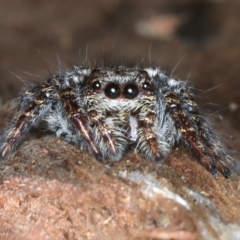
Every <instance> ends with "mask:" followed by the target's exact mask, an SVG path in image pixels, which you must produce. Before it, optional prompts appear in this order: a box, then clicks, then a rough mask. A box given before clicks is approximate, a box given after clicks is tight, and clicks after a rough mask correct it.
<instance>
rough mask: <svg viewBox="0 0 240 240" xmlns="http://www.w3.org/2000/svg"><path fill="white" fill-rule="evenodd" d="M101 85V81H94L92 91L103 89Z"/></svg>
mask: <svg viewBox="0 0 240 240" xmlns="http://www.w3.org/2000/svg"><path fill="white" fill-rule="evenodd" d="M101 87H102V86H101V83H100V82H99V81H94V82H93V83H92V89H93V90H100V89H101Z"/></svg>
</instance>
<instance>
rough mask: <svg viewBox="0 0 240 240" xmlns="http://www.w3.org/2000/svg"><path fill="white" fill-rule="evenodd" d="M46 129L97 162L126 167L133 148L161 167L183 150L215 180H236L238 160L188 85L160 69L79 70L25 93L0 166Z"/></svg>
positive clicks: (0, 152)
mask: <svg viewBox="0 0 240 240" xmlns="http://www.w3.org/2000/svg"><path fill="white" fill-rule="evenodd" d="M40 123H45V125H44V126H45V127H46V128H47V129H48V130H50V131H52V132H55V134H56V136H57V137H60V138H62V139H64V140H65V141H67V142H70V143H72V144H74V145H76V146H78V147H81V148H85V149H88V151H89V152H91V153H92V154H93V155H94V156H95V157H96V158H97V159H98V160H102V159H105V158H111V159H114V160H119V159H121V157H122V156H123V154H124V153H125V152H126V150H127V149H128V148H129V146H130V145H131V146H134V147H135V149H137V150H138V151H139V152H140V153H142V154H143V155H145V156H146V158H148V159H152V160H157V161H159V160H162V159H164V158H165V157H166V156H167V154H168V153H169V152H170V151H171V149H173V147H174V145H176V144H179V143H180V144H183V145H184V146H185V147H187V149H189V150H190V152H191V153H192V154H193V155H194V156H195V157H196V158H197V160H198V161H199V162H200V163H201V164H202V165H203V166H204V167H205V168H206V169H207V170H208V171H210V172H211V173H212V174H216V173H217V171H219V172H221V173H222V174H223V175H224V176H225V177H229V175H230V173H231V172H230V170H229V166H228V165H229V164H231V162H232V160H231V158H230V157H229V156H228V155H227V154H226V152H225V150H224V148H223V146H222V145H221V143H220V142H219V140H218V138H217V136H216V135H215V134H214V133H213V130H212V128H211V126H210V124H209V123H208V122H207V120H206V119H205V118H204V117H203V116H202V115H201V113H200V111H199V108H198V105H197V103H196V102H195V100H194V96H193V95H192V93H191V92H190V89H189V88H188V86H187V85H186V82H183V81H180V80H177V79H173V78H172V77H168V76H166V75H164V74H163V72H161V71H160V69H159V68H145V69H138V68H131V69H128V68H125V67H122V66H120V67H118V68H93V69H92V68H90V67H82V66H80V67H75V69H74V71H72V72H66V73H65V74H62V75H61V74H60V75H55V76H52V77H51V78H50V79H49V80H47V81H46V82H44V83H42V84H40V85H37V86H35V87H33V88H32V89H31V90H28V91H25V92H24V93H23V94H22V96H21V100H20V103H19V105H18V107H17V109H16V112H15V115H14V119H13V121H12V123H11V125H10V127H9V128H8V130H7V131H5V132H4V133H3V136H2V142H0V158H2V159H3V158H5V157H6V156H7V155H8V154H9V153H10V152H11V151H12V150H13V149H15V148H16V147H17V145H18V144H19V142H20V141H21V139H22V138H23V137H24V136H25V135H26V133H27V132H29V130H30V129H31V128H32V127H36V126H39V124H40Z"/></svg>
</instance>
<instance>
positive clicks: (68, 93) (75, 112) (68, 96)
mask: <svg viewBox="0 0 240 240" xmlns="http://www.w3.org/2000/svg"><path fill="white" fill-rule="evenodd" d="M59 97H60V99H61V100H62V102H63V107H64V109H65V111H66V112H67V114H68V117H69V118H70V119H71V121H72V122H73V123H74V124H75V126H76V127H77V129H78V130H79V132H80V133H81V135H82V137H83V138H84V139H85V140H86V142H87V143H88V145H89V146H90V149H91V151H92V153H93V155H94V156H95V157H96V159H98V160H102V159H103V156H102V153H101V151H100V149H99V147H98V146H97V144H96V142H95V140H94V138H93V135H92V132H91V130H90V129H89V126H88V124H87V121H86V119H85V116H84V114H83V112H82V110H81V108H80V107H79V105H78V103H77V99H76V94H75V91H74V90H73V89H72V88H66V89H64V90H63V91H62V92H61V94H60V95H59Z"/></svg>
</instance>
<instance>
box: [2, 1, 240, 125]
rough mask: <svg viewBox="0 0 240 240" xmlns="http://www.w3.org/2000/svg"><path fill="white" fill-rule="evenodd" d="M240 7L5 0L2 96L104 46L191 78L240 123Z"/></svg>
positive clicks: (229, 3) (217, 106) (204, 94)
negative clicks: (59, 63) (25, 81)
mask: <svg viewBox="0 0 240 240" xmlns="http://www.w3.org/2000/svg"><path fill="white" fill-rule="evenodd" d="M239 13H240V1H237V0H232V1H231V0H205V1H204V0H168V1H160V0H148V1H145V0H132V1H129V0H102V1H99V0H92V1H87V0H81V1H77V0H70V1H57V0H52V1H49V0H39V1H32V0H22V1H4V0H2V1H1V2H0V29H1V34H0V55H1V58H0V99H1V101H2V102H6V101H8V100H10V99H12V98H14V97H16V96H17V94H18V92H19V91H20V90H21V89H22V88H23V87H24V83H23V82H24V81H21V79H22V80H24V79H28V80H33V81H37V80H41V78H39V77H38V76H41V77H48V76H49V75H50V73H49V72H52V73H54V72H55V71H57V68H58V62H59V59H60V61H61V62H62V63H63V64H64V65H65V66H66V67H67V68H71V65H78V64H81V63H82V62H84V60H85V58H86V55H87V57H88V58H89V59H91V58H94V59H97V58H100V57H101V55H102V54H103V53H104V52H109V53H111V54H113V55H115V56H116V57H118V56H120V57H122V56H126V57H127V58H129V57H136V58H140V59H144V63H145V64H146V65H147V66H148V65H151V64H154V65H158V66H161V68H162V70H163V71H165V72H166V74H171V73H173V75H174V76H177V77H178V78H181V79H188V80H189V81H191V82H193V83H194V85H195V87H196V88H198V89H199V90H200V91H199V92H198V94H199V96H200V98H201V101H202V102H203V103H204V104H203V105H204V106H205V105H206V104H205V103H210V104H209V105H206V106H207V108H212V110H213V111H219V112H217V113H216V115H217V116H220V115H223V116H228V117H230V118H231V119H232V123H233V125H234V126H235V127H238V126H239V124H238V122H239V118H240V113H239V104H240V94H239V86H240V61H239V60H240V14H239ZM86 52H87V54H86ZM26 72H27V73H26ZM30 74H32V76H31V75H30ZM212 88H214V89H212ZM210 89H212V90H211V91H210ZM208 90H209V91H208Z"/></svg>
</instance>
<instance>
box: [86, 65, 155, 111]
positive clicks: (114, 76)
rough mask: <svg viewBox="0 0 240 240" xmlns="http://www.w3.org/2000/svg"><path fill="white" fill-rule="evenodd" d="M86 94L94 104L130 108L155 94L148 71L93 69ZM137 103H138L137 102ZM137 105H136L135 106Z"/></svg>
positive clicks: (87, 83)
mask: <svg viewBox="0 0 240 240" xmlns="http://www.w3.org/2000/svg"><path fill="white" fill-rule="evenodd" d="M85 94H86V95H85V96H86V98H87V99H88V100H89V102H92V103H93V104H98V103H99V101H101V103H107V105H108V106H111V107H113V108H116V107H117V108H118V109H123V108H126V107H127V108H129V105H132V107H134V105H136V104H137V103H139V102H141V100H142V99H144V98H152V97H153V96H154V86H153V83H152V81H151V78H150V77H149V75H148V73H147V72H146V71H127V70H126V71H122V70H121V71H119V70H107V71H106V70H102V69H98V70H93V71H92V73H91V74H90V76H89V78H88V80H87V82H86V91H85ZM135 103H136V104H135ZM135 107H136V106H135Z"/></svg>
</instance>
